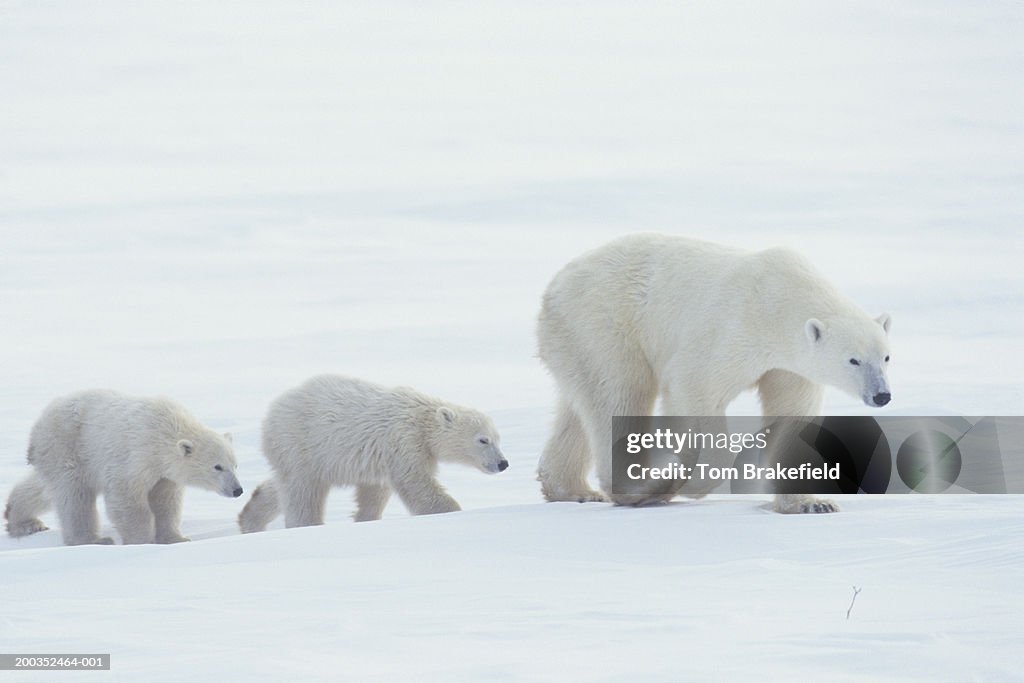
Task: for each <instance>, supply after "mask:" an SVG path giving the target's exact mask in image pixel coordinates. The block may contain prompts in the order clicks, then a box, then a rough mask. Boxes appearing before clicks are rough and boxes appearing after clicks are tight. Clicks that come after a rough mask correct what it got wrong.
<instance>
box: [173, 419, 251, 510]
mask: <svg viewBox="0 0 1024 683" xmlns="http://www.w3.org/2000/svg"><path fill="white" fill-rule="evenodd" d="M177 446H178V457H179V458H181V464H182V467H183V469H184V471H185V481H186V482H187V483H188V484H191V485H192V486H198V487H199V488H203V489H206V490H208V491H216V492H217V493H219V494H220V495H222V496H227V497H228V498H238V497H239V496H240V495H242V485H241V484H240V483H238V477H237V476H236V474H235V470H236V469H237V468H238V462H237V461H236V460H235V451H234V448H233V447H232V446H231V435H230V434H227V433H225V434H218V433H217V432H214V431H213V430H206V431H205V432H203V433H201V434H197V435H194V436H192V437H191V438H188V439H180V440H179V441H178V444H177Z"/></svg>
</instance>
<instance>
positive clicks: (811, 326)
mask: <svg viewBox="0 0 1024 683" xmlns="http://www.w3.org/2000/svg"><path fill="white" fill-rule="evenodd" d="M804 334H806V335H807V338H808V339H810V340H811V341H812V342H817V341H821V338H822V337H824V336H825V323H823V322H821V321H820V320H818V319H817V318H808V319H807V322H805V323H804Z"/></svg>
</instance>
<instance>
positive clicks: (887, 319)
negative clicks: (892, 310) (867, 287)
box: [875, 313, 892, 334]
mask: <svg viewBox="0 0 1024 683" xmlns="http://www.w3.org/2000/svg"><path fill="white" fill-rule="evenodd" d="M875 322H876V323H878V324H879V325H881V326H882V329H883V330H885V333H886V334H889V328H890V327H892V316H891V315H889V314H888V313H883V314H882V315H880V316H878V317H877V318H875Z"/></svg>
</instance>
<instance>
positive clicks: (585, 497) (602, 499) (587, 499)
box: [576, 491, 608, 503]
mask: <svg viewBox="0 0 1024 683" xmlns="http://www.w3.org/2000/svg"><path fill="white" fill-rule="evenodd" d="M576 502H577V503H607V502H608V497H607V496H605V495H604V494H603V493H599V492H597V491H585V492H583V493H578V494H576Z"/></svg>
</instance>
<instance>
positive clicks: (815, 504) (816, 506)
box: [800, 500, 839, 514]
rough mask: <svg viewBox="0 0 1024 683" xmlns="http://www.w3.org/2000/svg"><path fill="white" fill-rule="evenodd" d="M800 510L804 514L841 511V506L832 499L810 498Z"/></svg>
mask: <svg viewBox="0 0 1024 683" xmlns="http://www.w3.org/2000/svg"><path fill="white" fill-rule="evenodd" d="M800 512H802V513H804V514H818V513H822V512H839V506H838V505H836V504H835V503H833V502H832V501H831V500H810V501H807V502H806V503H804V504H802V505H801V506H800Z"/></svg>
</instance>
